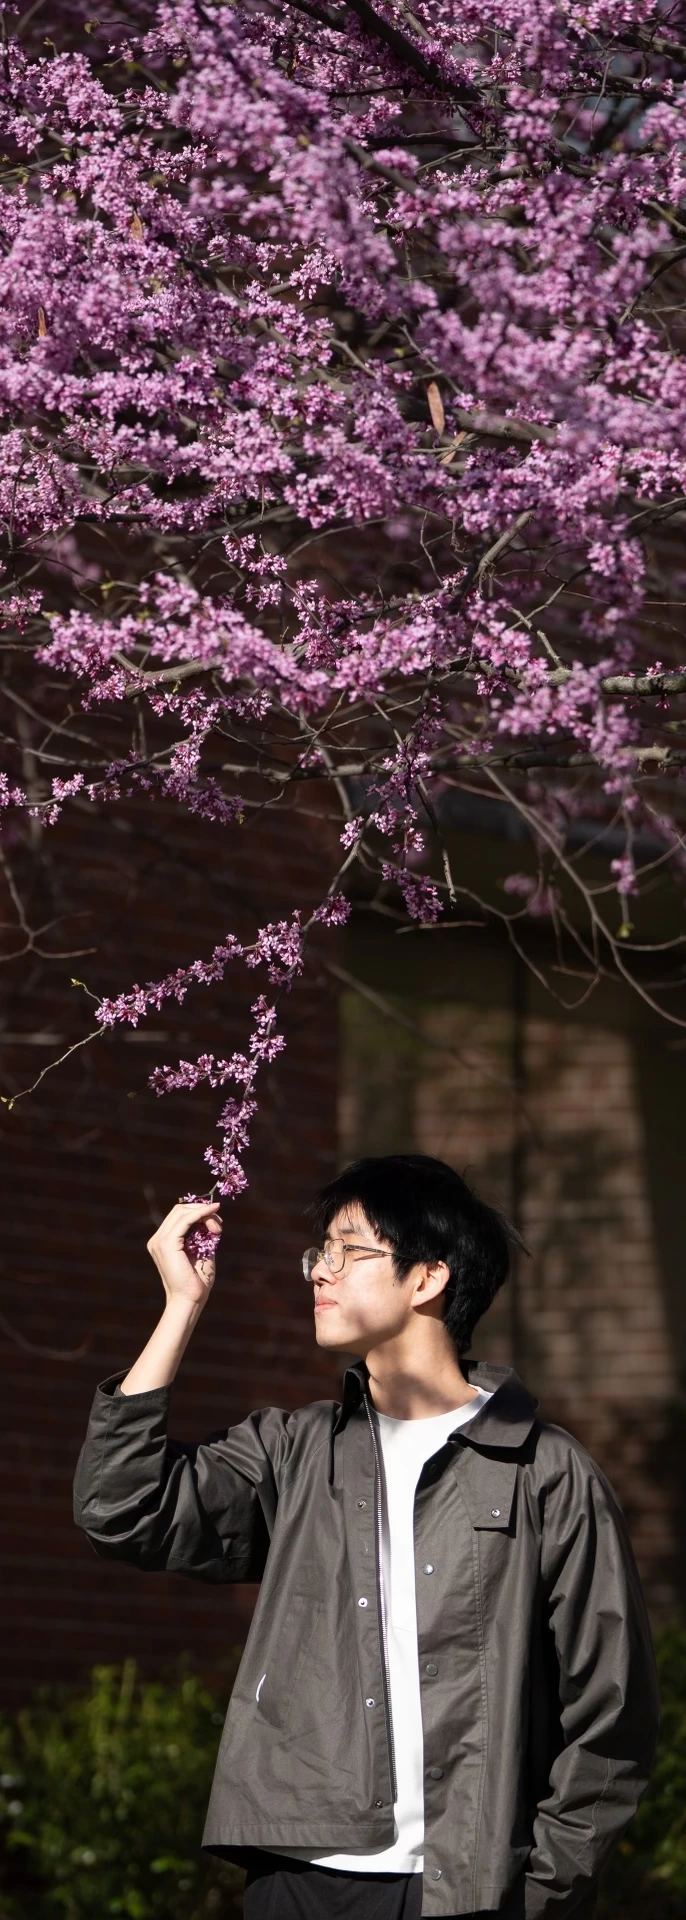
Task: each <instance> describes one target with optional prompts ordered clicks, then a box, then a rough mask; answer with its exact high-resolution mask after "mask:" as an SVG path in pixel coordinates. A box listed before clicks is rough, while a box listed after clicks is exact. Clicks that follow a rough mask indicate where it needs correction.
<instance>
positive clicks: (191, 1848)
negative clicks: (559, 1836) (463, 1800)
mask: <svg viewBox="0 0 686 1920" xmlns="http://www.w3.org/2000/svg"><path fill="white" fill-rule="evenodd" d="M657 1656H658V1665H659V1669H660V1679H661V1688H662V1734H661V1739H660V1746H659V1751H658V1756H657V1761H656V1764H655V1769H654V1772H653V1777H652V1780H651V1784H650V1787H649V1789H648V1792H647V1794H646V1796H645V1799H644V1800H643V1801H642V1803H641V1806H640V1807H639V1810H638V1813H637V1814H636V1817H635V1819H634V1820H633V1821H632V1824H631V1826H630V1827H629V1829H628V1831H627V1833H626V1835H625V1837H624V1839H623V1840H622V1842H621V1844H620V1846H619V1847H618V1848H617V1850H616V1852H615V1854H614V1856H613V1858H612V1860H611V1862H610V1865H609V1867H608V1868H607V1870H606V1872H605V1874H604V1876H603V1885H602V1889H601V1898H600V1905H599V1920H686V1630H683V1629H678V1628H670V1629H669V1630H668V1631H667V1632H665V1633H662V1634H661V1635H660V1636H659V1638H658V1643H657ZM223 1717H224V1714H223V1703H222V1702H220V1700H219V1699H218V1697H216V1696H215V1695H213V1694H212V1693H211V1692H210V1691H209V1690H208V1689H207V1688H206V1687H205V1686H204V1685H203V1684H202V1682H201V1681H200V1680H199V1679H198V1678H197V1676H196V1675H194V1674H193V1673H191V1672H181V1673H179V1674H177V1675H176V1676H175V1677H174V1678H172V1679H171V1680H168V1681H164V1682H163V1681H145V1680H142V1679H141V1678H140V1676H139V1675H138V1673H137V1670H136V1666H135V1663H134V1661H132V1660H129V1661H127V1662H126V1663H125V1664H124V1666H123V1667H96V1668H95V1669H94V1671H93V1673H92V1675H91V1680H90V1685H89V1687H88V1689H87V1690H86V1691H84V1692H82V1693H79V1694H75V1695H74V1694H66V1693H60V1692H59V1691H57V1690H55V1689H51V1690H50V1691H44V1692H43V1693H41V1694H38V1695H37V1696H36V1698H35V1700H34V1701H33V1702H32V1704H31V1705H30V1706H28V1707H25V1708H24V1709H22V1711H21V1712H19V1713H18V1714H16V1716H15V1717H14V1719H10V1718H9V1716H5V1717H4V1718H3V1717H0V1832H1V1834H2V1838H3V1840H4V1846H3V1848H2V1855H3V1858H2V1865H1V1866H0V1920H109V1917H110V1916H122V1920H235V1916H237V1915H238V1913H239V1912H240V1899H239V1894H240V1886H241V1883H242V1875H241V1874H240V1873H239V1871H238V1869H237V1868H235V1867H232V1866H230V1865H229V1864H228V1863H223V1862H221V1861H219V1860H215V1859H209V1858H208V1859H204V1858H203V1857H202V1856H201V1853H200V1840H201V1835H202V1828H203V1822H204V1818H205V1808H206V1805H207V1799H208V1795H209V1790H210V1783H211V1779H212V1772H213V1768H214V1761H215V1756H216V1750H217V1745H218V1740H219V1731H220V1727H221V1723H222V1720H223Z"/></svg>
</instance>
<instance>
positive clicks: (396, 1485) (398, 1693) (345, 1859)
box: [267, 1387, 491, 1873]
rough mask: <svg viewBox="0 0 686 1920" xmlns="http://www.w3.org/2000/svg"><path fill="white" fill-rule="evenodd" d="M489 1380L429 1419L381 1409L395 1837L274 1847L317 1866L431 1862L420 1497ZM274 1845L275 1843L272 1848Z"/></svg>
mask: <svg viewBox="0 0 686 1920" xmlns="http://www.w3.org/2000/svg"><path fill="white" fill-rule="evenodd" d="M490 1398H491V1395H490V1393H486V1392H485V1390H484V1389H483V1388H482V1387H479V1389H478V1392H477V1393H476V1395H475V1398H474V1399H473V1400H468V1401H467V1403H466V1405H465V1406H463V1407H454V1408H453V1409H452V1411H451V1412H449V1413H438V1414H433V1415H432V1416H431V1418H430V1419H428V1420H392V1419H391V1418H390V1416H389V1414H386V1413H375V1415H374V1418H375V1420H376V1421H377V1423H378V1432H379V1438H380V1442H381V1451H382V1455H383V1468H384V1472H383V1477H384V1481H385V1487H384V1490H383V1492H384V1498H383V1505H382V1571H383V1592H384V1605H385V1615H386V1646H387V1654H388V1680H389V1689H390V1699H391V1720H392V1726H393V1754H394V1759H395V1774H396V1794H397V1797H396V1802H395V1807H394V1814H395V1839H394V1841H393V1845H392V1846H391V1847H383V1848H382V1849H380V1850H377V1852H375V1853H317V1854H314V1853H311V1852H310V1851H309V1850H308V1849H307V1848H306V1847H279V1848H278V1849H273V1851H278V1852H279V1853H284V1854H288V1855H289V1856H290V1857H292V1858H294V1859H298V1860H309V1861H310V1862H311V1863H312V1865H313V1866H318V1867H338V1868H340V1869H341V1871H345V1872H346V1873H421V1872H422V1870H423V1866H424V1858H423V1849H424V1730H423V1725H422V1703H421V1689H420V1680H419V1653H418V1648H417V1601H416V1595H415V1578H414V1497H415V1493H416V1489H417V1481H418V1479H419V1476H420V1474H421V1471H422V1467H423V1466H424V1464H425V1461H427V1460H430V1459H431V1457H432V1455H433V1454H434V1453H438V1450H439V1448H440V1447H442V1446H444V1445H445V1442H446V1440H447V1439H448V1436H449V1435H450V1434H451V1433H454V1431H455V1428H456V1427H463V1426H465V1425H466V1423H467V1421H468V1420H473V1418H474V1415H475V1414H477V1413H480V1411H481V1408H482V1407H485V1405H486V1402H487V1400H490ZM267 1851H269V1849H267Z"/></svg>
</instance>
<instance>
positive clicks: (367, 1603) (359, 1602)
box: [357, 1600, 369, 1607]
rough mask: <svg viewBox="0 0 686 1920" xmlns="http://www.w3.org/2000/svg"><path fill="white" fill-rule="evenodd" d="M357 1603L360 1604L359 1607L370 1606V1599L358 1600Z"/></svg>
mask: <svg viewBox="0 0 686 1920" xmlns="http://www.w3.org/2000/svg"><path fill="white" fill-rule="evenodd" d="M357 1604H358V1607H368V1606H369V1601H368V1600H358V1602H357Z"/></svg>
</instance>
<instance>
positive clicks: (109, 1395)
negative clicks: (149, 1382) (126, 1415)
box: [96, 1361, 171, 1407]
mask: <svg viewBox="0 0 686 1920" xmlns="http://www.w3.org/2000/svg"><path fill="white" fill-rule="evenodd" d="M131 1366H133V1361H132V1362H131ZM130 1372H131V1367H122V1368H121V1369H120V1371H119V1373H110V1374H108V1377H107V1379H106V1380H101V1381H100V1385H99V1387H97V1389H96V1400H97V1398H98V1395H99V1394H102V1395H103V1398H104V1399H106V1400H113V1399H116V1401H117V1403H118V1405H121V1402H122V1401H125V1402H126V1401H127V1400H130V1401H131V1402H132V1403H134V1404H135V1402H136V1401H137V1400H145V1402H146V1405H152V1406H154V1405H155V1403H156V1402H158V1401H159V1404H160V1406H161V1407H165V1406H167V1405H168V1402H169V1399H170V1397H171V1387H148V1388H147V1390H146V1392H145V1393H121V1392H120V1388H121V1383H122V1380H125V1379H126V1376H127V1374H129V1373H130Z"/></svg>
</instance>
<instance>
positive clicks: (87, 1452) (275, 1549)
mask: <svg viewBox="0 0 686 1920" xmlns="http://www.w3.org/2000/svg"><path fill="white" fill-rule="evenodd" d="M313 1214H314V1220H315V1229H316V1234H317V1239H318V1243H319V1244H318V1247H314V1248H309V1250H308V1252H307V1253H306V1254H305V1255H304V1258H303V1270H304V1273H305V1278H306V1280H307V1281H308V1282H309V1283H310V1284H311V1287H312V1296H313V1306H314V1319H315V1330H316V1338H317V1342H318V1344H319V1345H320V1346H321V1347H326V1348H327V1349H328V1350H329V1351H331V1352H333V1353H336V1352H338V1353H343V1354H345V1355H348V1354H350V1353H358V1354H359V1355H360V1356H361V1358H360V1360H359V1361H357V1362H356V1363H355V1364H354V1365H352V1366H349V1367H348V1369H347V1371H346V1374H345V1381H344V1386H343V1391H342V1397H341V1402H340V1404H339V1403H336V1402H330V1401H318V1402H316V1403H315V1404H314V1405H311V1406H305V1407H299V1408H297V1409H296V1411H295V1412H294V1413H287V1412H283V1411H282V1410H281V1409H280V1408H276V1407H268V1408H266V1409H264V1410H263V1411H261V1412H258V1413H252V1414H250V1415H249V1417H248V1418H247V1419H246V1420H244V1421H242V1422H241V1423H240V1424H239V1425H238V1426H236V1427H230V1428H229V1430H228V1432H227V1433H225V1434H224V1435H222V1436H221V1437H220V1438H219V1439H213V1440H211V1441H208V1442H207V1443H206V1444H204V1445H200V1446H192V1447H191V1446H189V1445H187V1444H184V1445H180V1444H176V1443H175V1442H174V1441H170V1440H168V1439H167V1437H166V1422H167V1408H168V1401H169V1388H170V1385H171V1382H172V1381H173V1379H174V1376H175V1374H176V1371H177V1368H178V1366H179V1362H180V1360H181V1357H182V1354H183V1352H184V1350H185V1348H186V1346H187V1344H188V1341H189V1339H190V1336H191V1333H192V1331H193V1327H194V1326H195V1324H196V1322H197V1320H198V1318H199V1315H200V1313H201V1312H202V1311H203V1310H204V1308H205V1306H206V1305H207V1302H208V1300H209V1296H210V1290H211V1287H212V1282H213V1279H214V1261H213V1260H207V1261H203V1260H197V1261H195V1262H194V1261H193V1260H192V1259H190V1258H189V1256H188V1254H187V1252H186V1250H185V1245H184V1236H185V1235H186V1234H187V1233H188V1232H189V1230H190V1229H191V1228H193V1227H197V1225H198V1224H199V1223H200V1224H202V1225H203V1226H204V1227H205V1228H207V1229H208V1230H210V1231H211V1232H213V1233H215V1234H218V1233H219V1231H220V1224H219V1219H218V1214H217V1208H216V1207H210V1206H186V1205H183V1206H182V1205H180V1206H177V1207H174V1208H173V1209H172V1211H171V1213H170V1214H169V1215H168V1217H167V1219H166V1220H165V1221H164V1222H163V1224H162V1226H161V1227H160V1228H159V1230H158V1232H157V1233H156V1234H154V1236H153V1238H152V1240H151V1241H150V1242H149V1251H150V1253H151V1254H152V1257H153V1259H154V1261H155V1263H156V1265H157V1267H158V1268H159V1272H160V1274H161V1277H162V1281H163V1285H164V1289H165V1293H166V1306H165V1310H164V1313H163V1315H162V1318H161V1320H160V1322H159V1325H158V1326H157V1328H156V1329H155V1332H154V1333H153V1335H152V1338H151V1340H150V1341H149V1343H148V1345H147V1347H146V1348H145V1350H144V1352H143V1353H142V1354H141V1356H140V1358H139V1359H138V1360H137V1361H136V1362H135V1365H134V1366H133V1367H132V1369H131V1371H130V1372H129V1373H128V1374H127V1375H126V1376H125V1377H121V1376H116V1377H115V1378H114V1379H111V1380H108V1381H106V1382H105V1384H104V1385H103V1386H102V1387H100V1388H99V1390H98V1393H97V1394H96V1399H95V1404H94V1407H93V1413H92V1416H91V1422H90V1427H89V1431H88V1437H87V1439H86V1443H85V1447H84V1449H83V1452H82V1455H81V1459H80V1462H79V1467H78V1471H77V1480H76V1516H77V1520H78V1523H79V1525H80V1526H82V1527H83V1528H84V1529H85V1531H86V1532H87V1534H88V1536H89V1538H90V1539H91V1541H92V1542H93V1545H94V1547H95V1548H96V1550H97V1552H98V1553H101V1554H104V1555H106V1556H109V1557H110V1558H113V1559H120V1560H130V1561H133V1562H134V1563H135V1565H137V1566H140V1567H143V1568H146V1569H150V1570H159V1569H167V1570H170V1571H172V1572H176V1573H183V1574H187V1575H191V1576H192V1577H194V1578H197V1579H201V1580H215V1581H217V1580H219V1581H224V1580H225V1581H235V1580H261V1583H262V1584H261V1590H260V1596H259V1599H258V1603H257V1607H256V1610H255V1615H254V1619H253V1622H252V1626H251V1629H250V1633H249V1636H248V1641H247V1645H246V1649H245V1653H244V1656H243V1660H242V1662H241V1667H240V1671H239V1674H238V1678H237V1681H236V1685H235V1688H234V1692H233V1698H232V1700H231V1705H230V1707H229V1712H228V1716H227V1721H226V1726H225V1729H224V1734H223V1737H222V1742H221V1746H220V1751H219V1758H218V1761H217V1769H216V1774H215V1779H214V1786H213V1790H212V1797H211V1801H210V1807H209V1812H208V1816H207V1824H206V1828H205V1834H204V1839H203V1845H204V1846H205V1847H207V1848H209V1849H210V1850H212V1851H218V1852H221V1851H223V1852H227V1853H229V1854H230V1856H231V1857H232V1858H234V1859H241V1860H243V1861H244V1862H245V1863H246V1864H247V1865H248V1878H247V1881H246V1891H245V1914H246V1917H247V1920H325V1917H326V1916H329V1915H332V1916H333V1915H335V1916H337V1917H338V1920H342V1917H343V1916H348V1915H349V1916H351V1920H352V1917H353V1916H355V1920H401V1917H402V1920H419V1916H420V1915H427V1916H428V1915H436V1916H448V1915H457V1914H460V1915H465V1914H469V1915H479V1916H481V1920H484V1917H485V1916H486V1915H489V1914H495V1913H498V1914H499V1915H501V1916H505V1920H562V1916H564V1920H567V1916H568V1915H569V1916H571V1915H575V1916H576V1917H577V1920H581V1916H584V1920H586V1916H587V1915H589V1914H591V1913H592V1911H593V1907H594V1904H595V1884H596V1881H597V1876H598V1872H599V1869H600V1866H601V1864H602V1862H603V1860H604V1859H605V1856H606V1854H607V1853H608V1851H609V1849H610V1847H611V1845H612V1843H613V1841H615V1840H616V1839H617V1838H618V1836H619V1834H620V1833H621V1831H622V1829H623V1828H624V1826H625V1825H626V1823H627V1821H628V1820H629V1819H630V1818H631V1815H632V1813H633V1812H634V1809H635V1807H636V1804H637V1802H638V1800H639V1798H640V1795H641V1793H642V1791H643V1789H644V1787H645V1785H646V1781H647V1778H648V1773H649V1768H650V1761H651V1756H652V1752H653V1746H654V1741H655V1733H656V1724H657V1697H656V1682H655V1671H654V1664H653V1657H652V1651H651V1641H650V1634H649V1629H648V1624H647V1620H646V1615H645V1610H644V1606H643V1601H642V1598H641V1592H640V1587H639V1582H638V1577H637V1573H636V1568H635V1565H634V1560H633V1556H632V1552H631V1547H630V1545H629V1541H628V1537H627V1532H626V1527H625V1525H624V1521H623V1518H622V1515H621V1512H620V1510H619V1508H618V1506H617V1503H616V1500H615V1498H614V1496H613V1494H612V1490H611V1488H610V1487H609V1486H608V1484H607V1481H606V1480H605V1479H604V1478H603V1475H602V1474H601V1473H600V1472H599V1470H598V1468H597V1467H596V1466H595V1465H594V1463H593V1461H592V1460H591V1459H589V1456H588V1454H586V1453H585V1452H584V1450H583V1448H582V1447H581V1446H579V1444H578V1443H577V1441H576V1440H574V1439H573V1438H572V1437H571V1435H570V1434H568V1433H565V1432H564V1431H563V1430H562V1429H561V1428H559V1427H553V1426H549V1425H548V1424H547V1422H546V1421H544V1420H540V1419H539V1418H538V1416H537V1403H536V1401H535V1400H534V1399H532V1397H531V1395H530V1394H529V1393H527V1391H526V1388H525V1387H523V1386H522V1384H521V1381H520V1380H518V1378H517V1375H516V1374H515V1373H513V1372H512V1370H511V1368H509V1367H501V1366H491V1365H479V1364H478V1363H477V1362H475V1361H467V1359H466V1358H465V1356H466V1352H467V1349H468V1347H469V1345H470V1342H471V1335H472V1331H473V1328H474V1325H475V1324H476V1322H477V1320H479V1319H480V1317H481V1315H482V1314H483V1313H484V1312H485V1310H486V1308H487V1307H488V1306H490V1303H491V1301H492V1300H493V1298H494V1295H495V1293H496V1292H497V1289H498V1288H499V1287H500V1286H501V1285H502V1282H503V1281H504V1279H505V1277H506V1274H507V1269H508V1237H509V1230H508V1229H507V1228H506V1226H505V1224H504V1222H503V1221H502V1219H501V1218H500V1216H499V1215H498V1214H496V1213H495V1212H494V1211H493V1210H492V1209H491V1208H489V1207H487V1206H485V1205H484V1204H483V1203H482V1202H480V1201H479V1200H478V1199H477V1198H476V1197H475V1196H474V1195H473V1194H472V1193H471V1192H470V1190H469V1188H468V1187H467V1186H466V1185H465V1183H464V1181H463V1180H461V1179H460V1178H459V1176H458V1175H457V1174H456V1173H454V1172H452V1170H451V1169H450V1168H449V1167H446V1166H444V1165H443V1164H442V1163H441V1162H440V1161H436V1160H430V1159H427V1158H425V1157H424V1156H422V1155H417V1154H399V1155H392V1156H390V1157H388V1158H385V1159H372V1160H360V1161H358V1162H357V1163H356V1164H355V1165H354V1166H352V1167H349V1168H348V1169H347V1170H346V1172H344V1173H343V1174H342V1175H341V1176H340V1178H339V1179H337V1180H334V1181H333V1182H332V1183H331V1185H330V1186H328V1187H326V1188H324V1190H323V1191H322V1192H321V1193H320V1194H319V1196H318V1199H317V1202H316V1204H315V1207H314V1210H313Z"/></svg>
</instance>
